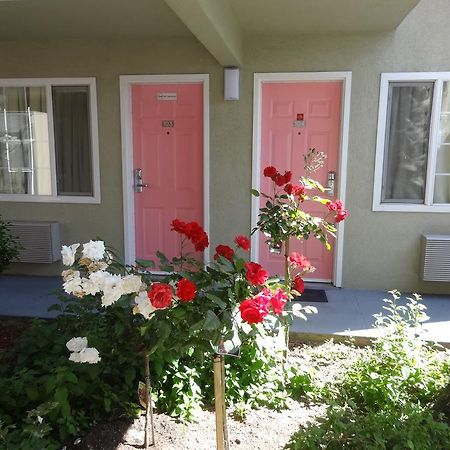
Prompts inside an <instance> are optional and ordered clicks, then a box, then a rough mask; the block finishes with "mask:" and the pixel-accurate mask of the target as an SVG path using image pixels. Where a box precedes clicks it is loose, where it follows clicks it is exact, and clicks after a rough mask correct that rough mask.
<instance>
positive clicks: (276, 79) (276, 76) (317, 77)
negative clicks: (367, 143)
mask: <svg viewBox="0 0 450 450" xmlns="http://www.w3.org/2000/svg"><path fill="white" fill-rule="evenodd" d="M321 81H323V82H326V81H342V88H343V89H342V98H341V127H340V128H341V130H340V139H339V141H340V144H339V155H338V161H339V167H338V171H339V172H338V173H339V183H338V191H337V195H338V197H339V198H340V199H341V200H342V201H343V202H345V197H346V186H347V154H348V136H349V124H350V98H351V83H352V72H279V73H255V74H254V84H253V144H252V146H253V150H252V186H253V187H254V188H255V189H257V190H259V187H260V182H259V180H260V173H261V131H262V127H261V124H262V86H263V83H293V82H298V83H302V82H321ZM344 204H345V203H344ZM258 211H259V198H258V197H253V198H252V215H251V225H252V229H253V228H254V227H255V226H256V222H257V217H258ZM344 228H345V222H341V223H340V224H339V226H338V230H337V236H336V238H337V239H336V244H335V251H334V261H333V274H332V280H331V281H332V283H333V284H334V285H335V286H337V287H341V286H342V269H343V267H342V266H343V253H344ZM258 244H259V243H258V234H257V233H255V234H253V235H252V250H251V258H252V260H253V261H258V260H259V245H258ZM314 281H329V280H314Z"/></svg>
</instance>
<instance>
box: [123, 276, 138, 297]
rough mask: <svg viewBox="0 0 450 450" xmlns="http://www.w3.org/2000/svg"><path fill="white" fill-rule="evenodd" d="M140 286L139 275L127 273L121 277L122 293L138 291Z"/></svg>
mask: <svg viewBox="0 0 450 450" xmlns="http://www.w3.org/2000/svg"><path fill="white" fill-rule="evenodd" d="M141 287H142V280H141V277H139V276H137V275H127V276H125V277H123V278H122V290H123V293H124V294H133V293H134V292H139V291H140V290H141Z"/></svg>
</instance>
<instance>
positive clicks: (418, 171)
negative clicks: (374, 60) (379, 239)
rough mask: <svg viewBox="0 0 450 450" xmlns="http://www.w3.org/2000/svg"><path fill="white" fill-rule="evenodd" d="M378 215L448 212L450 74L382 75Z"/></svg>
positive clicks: (375, 204)
mask: <svg viewBox="0 0 450 450" xmlns="http://www.w3.org/2000/svg"><path fill="white" fill-rule="evenodd" d="M373 209H374V211H411V212H421V211H423V212H426V211H429V212H447V211H448V212H450V73H449V72H441V73H385V74H382V76H381V87H380V107H379V113H378V136H377V149H376V162H375V182H374V198H373Z"/></svg>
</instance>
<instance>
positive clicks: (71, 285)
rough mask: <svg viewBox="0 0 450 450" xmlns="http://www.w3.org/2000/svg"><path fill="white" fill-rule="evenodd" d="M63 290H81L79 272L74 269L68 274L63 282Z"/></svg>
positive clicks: (69, 292) (69, 291)
mask: <svg viewBox="0 0 450 450" xmlns="http://www.w3.org/2000/svg"><path fill="white" fill-rule="evenodd" d="M63 288H64V291H65V292H67V293H68V294H75V293H81V292H82V291H83V289H82V287H81V278H80V272H79V271H78V270H74V272H73V274H71V275H69V276H68V277H67V279H66V281H65V282H64V283H63Z"/></svg>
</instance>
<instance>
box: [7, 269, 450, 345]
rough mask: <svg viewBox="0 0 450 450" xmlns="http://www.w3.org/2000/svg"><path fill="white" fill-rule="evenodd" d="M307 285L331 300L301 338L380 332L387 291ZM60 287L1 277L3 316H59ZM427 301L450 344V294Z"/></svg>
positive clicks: (297, 327) (433, 323)
mask: <svg viewBox="0 0 450 450" xmlns="http://www.w3.org/2000/svg"><path fill="white" fill-rule="evenodd" d="M307 287H312V288H324V289H325V290H326V292H327V297H328V302H327V303H309V304H310V305H312V306H315V307H316V308H317V309H318V314H317V315H316V314H314V315H310V316H309V317H308V320H307V321H306V322H305V321H303V320H300V319H299V320H296V321H295V322H294V324H293V326H292V329H291V331H292V332H293V333H295V334H296V335H298V337H299V338H300V339H311V340H315V339H323V338H330V337H341V336H353V337H355V338H356V341H357V342H358V341H359V342H361V343H364V342H365V341H367V340H368V338H371V337H374V336H375V335H376V330H374V329H373V327H372V325H373V323H374V318H373V315H374V314H376V313H379V312H380V311H382V307H383V304H384V303H383V299H384V298H386V297H388V294H387V293H386V292H381V291H366V290H359V289H340V288H334V287H331V286H329V285H317V284H311V285H310V286H307ZM60 288H61V278H60V277H29V276H27V277H25V276H0V316H2V315H3V316H20V317H44V318H50V317H55V315H56V312H54V311H52V312H48V311H47V309H48V307H49V306H50V305H52V304H53V303H55V302H57V298H56V296H55V292H56V291H57V290H58V289H60ZM52 293H53V294H52ZM404 297H405V296H403V297H402V299H404ZM423 303H424V304H425V305H426V307H427V310H426V313H427V314H428V316H429V317H430V319H429V320H428V321H427V322H425V324H424V328H425V330H426V337H427V338H428V339H429V340H431V341H436V342H440V343H442V344H445V345H446V346H450V294H449V295H448V296H438V295H436V296H433V295H425V296H424V297H423Z"/></svg>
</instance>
